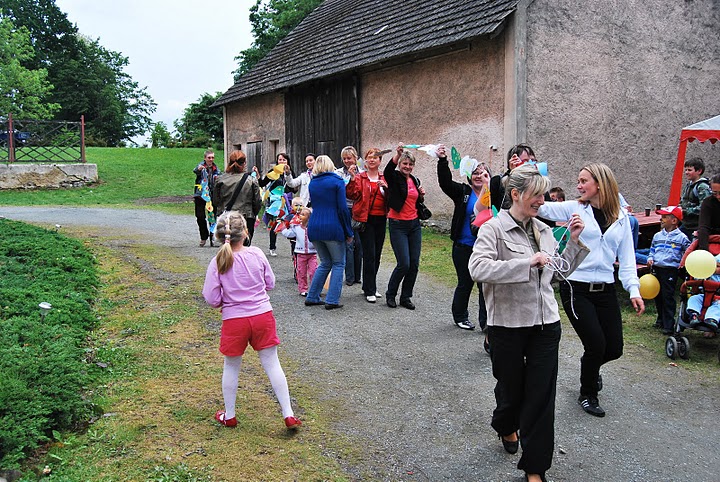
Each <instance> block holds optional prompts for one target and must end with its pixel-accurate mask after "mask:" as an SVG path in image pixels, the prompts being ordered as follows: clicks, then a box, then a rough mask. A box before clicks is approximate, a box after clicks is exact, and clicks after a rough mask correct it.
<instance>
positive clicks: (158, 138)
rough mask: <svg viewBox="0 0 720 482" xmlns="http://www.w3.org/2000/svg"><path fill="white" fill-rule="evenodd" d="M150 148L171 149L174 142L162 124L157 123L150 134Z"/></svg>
mask: <svg viewBox="0 0 720 482" xmlns="http://www.w3.org/2000/svg"><path fill="white" fill-rule="evenodd" d="M150 142H151V145H150V147H155V148H157V147H173V146H174V141H173V138H172V136H171V135H170V131H169V130H168V128H167V126H166V125H165V123H164V122H158V123H157V124H155V125H154V126H153V129H152V132H151V133H150Z"/></svg>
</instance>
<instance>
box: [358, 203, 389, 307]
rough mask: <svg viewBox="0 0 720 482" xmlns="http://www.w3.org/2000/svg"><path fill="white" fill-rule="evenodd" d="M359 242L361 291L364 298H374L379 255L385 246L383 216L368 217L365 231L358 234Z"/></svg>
mask: <svg viewBox="0 0 720 482" xmlns="http://www.w3.org/2000/svg"><path fill="white" fill-rule="evenodd" d="M360 242H361V243H362V268H363V269H362V290H363V293H364V294H365V296H375V293H377V273H378V270H379V269H380V255H382V249H383V244H385V216H368V220H367V222H366V223H365V230H364V231H363V232H361V233H360Z"/></svg>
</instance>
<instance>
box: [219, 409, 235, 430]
mask: <svg viewBox="0 0 720 482" xmlns="http://www.w3.org/2000/svg"><path fill="white" fill-rule="evenodd" d="M215 420H217V421H218V422H220V423H221V424H223V425H225V426H226V427H235V426H236V425H237V418H236V417H233V418H228V419H226V418H225V410H218V411H217V412H216V413H215Z"/></svg>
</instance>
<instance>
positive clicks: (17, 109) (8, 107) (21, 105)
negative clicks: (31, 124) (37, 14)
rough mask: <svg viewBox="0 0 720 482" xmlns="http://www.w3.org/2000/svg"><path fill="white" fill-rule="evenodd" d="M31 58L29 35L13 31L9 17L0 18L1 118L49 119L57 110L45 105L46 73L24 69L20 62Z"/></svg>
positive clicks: (47, 84)
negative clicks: (2, 116) (7, 116)
mask: <svg viewBox="0 0 720 482" xmlns="http://www.w3.org/2000/svg"><path fill="white" fill-rule="evenodd" d="M34 56H35V52H34V49H33V46H32V43H31V42H30V32H28V30H27V29H26V28H24V27H20V28H19V29H17V28H15V25H13V23H12V21H11V20H10V19H9V18H0V115H7V114H9V113H12V114H13V115H15V117H16V118H19V119H48V118H50V117H51V116H52V115H53V113H54V112H56V111H57V110H58V109H59V108H60V106H59V105H58V104H54V103H52V102H47V98H48V97H49V95H50V92H51V91H52V85H51V84H50V82H48V80H47V70H45V69H43V68H37V69H29V68H26V67H23V65H22V62H24V61H27V60H29V59H32V58H33V57H34Z"/></svg>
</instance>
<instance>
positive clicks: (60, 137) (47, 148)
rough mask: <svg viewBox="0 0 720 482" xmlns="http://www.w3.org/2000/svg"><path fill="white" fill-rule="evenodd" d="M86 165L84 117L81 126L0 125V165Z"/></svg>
mask: <svg viewBox="0 0 720 482" xmlns="http://www.w3.org/2000/svg"><path fill="white" fill-rule="evenodd" d="M3 161H4V162H86V159H85V117H84V116H81V117H80V122H69V121H44V120H15V119H13V118H12V114H10V115H8V116H7V118H6V119H2V120H1V121H0V162H3Z"/></svg>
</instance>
